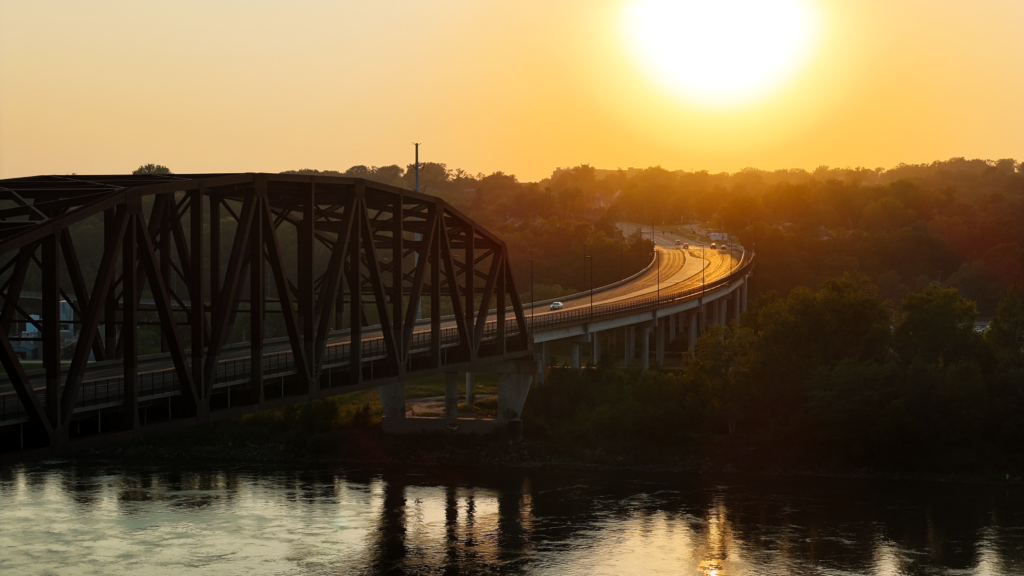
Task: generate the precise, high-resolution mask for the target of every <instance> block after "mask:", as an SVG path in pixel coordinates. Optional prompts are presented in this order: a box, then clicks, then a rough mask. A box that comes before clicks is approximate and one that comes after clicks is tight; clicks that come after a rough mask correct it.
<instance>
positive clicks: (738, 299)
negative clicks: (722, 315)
mask: <svg viewBox="0 0 1024 576" xmlns="http://www.w3.org/2000/svg"><path fill="white" fill-rule="evenodd" d="M732 294H733V298H732V310H733V317H734V318H735V319H736V324H737V325H739V323H740V314H741V313H742V312H743V309H742V306H743V305H742V300H743V288H740V289H739V290H736V291H735V292H733V293H732Z"/></svg>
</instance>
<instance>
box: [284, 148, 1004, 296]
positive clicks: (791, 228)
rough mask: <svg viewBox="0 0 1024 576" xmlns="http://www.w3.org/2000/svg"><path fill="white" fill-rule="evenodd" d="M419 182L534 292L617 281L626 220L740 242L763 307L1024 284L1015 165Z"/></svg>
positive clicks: (431, 173)
mask: <svg viewBox="0 0 1024 576" xmlns="http://www.w3.org/2000/svg"><path fill="white" fill-rule="evenodd" d="M296 172H301V173H322V174H328V175H330V174H334V175H341V174H345V175H349V176H361V177H365V178H370V179H375V180H379V181H382V182H385V183H389V184H394V185H398V186H402V187H405V188H411V187H412V185H413V184H412V182H413V178H414V176H413V170H412V166H411V165H410V166H408V167H406V168H404V169H403V168H402V167H400V166H386V167H381V168H373V167H366V166H354V167H352V168H350V169H348V170H346V171H345V172H331V171H325V172H317V171H315V170H300V171H296ZM420 183H421V184H422V185H424V186H425V192H427V193H430V194H436V195H438V196H441V197H443V198H445V199H446V200H447V201H449V202H450V203H452V204H453V205H454V206H456V207H457V208H459V209H461V210H463V211H465V212H466V213H467V214H468V215H470V216H471V217H472V218H474V219H476V220H477V221H478V222H481V223H482V224H484V225H485V226H487V227H488V228H489V229H491V230H492V231H494V232H495V233H497V234H499V235H500V236H502V237H503V238H504V239H505V240H506V241H507V242H508V244H509V247H510V250H511V251H512V258H513V262H515V264H516V278H517V279H521V278H525V274H527V273H528V272H527V271H528V266H527V263H526V261H527V260H529V259H530V253H531V251H532V253H533V255H534V258H533V260H534V262H535V270H534V274H535V280H536V282H537V283H539V284H558V285H560V286H561V287H562V288H566V289H580V288H582V287H585V284H584V280H583V278H584V276H583V274H582V269H583V264H582V261H583V255H584V252H586V251H588V250H589V251H591V252H592V253H593V254H594V255H595V258H596V259H597V261H598V262H600V263H601V264H599V266H598V270H597V272H596V274H604V273H606V274H607V275H608V276H607V278H606V277H605V276H602V277H601V280H602V282H600V283H604V281H605V280H606V279H607V280H608V281H611V280H612V279H613V277H615V276H617V275H618V274H617V272H619V270H617V269H616V266H615V264H617V263H618V261H619V260H620V258H619V254H618V252H619V250H617V249H616V246H615V242H617V241H618V234H617V232H616V231H615V229H614V223H615V222H619V221H630V222H640V223H644V224H651V225H655V226H659V227H668V228H671V227H676V226H680V225H682V224H687V223H702V224H705V225H706V226H709V227H713V228H723V229H724V230H726V231H728V232H730V233H732V234H734V235H736V236H738V237H739V238H740V241H741V242H742V243H743V244H744V245H746V246H748V247H749V248H752V249H754V250H755V251H756V252H757V256H758V262H759V264H758V272H757V281H756V282H754V283H753V284H752V290H753V295H755V296H756V295H758V294H760V293H763V292H769V291H775V292H778V293H780V294H783V295H784V294H786V293H788V292H789V291H790V290H792V289H793V288H794V287H797V286H817V285H818V284H819V283H820V282H821V281H822V280H824V279H826V278H829V277H834V276H838V275H842V273H844V272H847V271H861V272H863V273H864V274H865V275H866V276H867V277H868V278H869V279H870V280H871V281H872V282H873V283H874V284H875V285H877V286H878V289H879V294H880V295H881V296H882V297H883V298H885V299H886V300H888V301H889V303H890V305H892V306H895V305H896V304H898V303H899V302H900V301H901V300H902V299H903V297H904V296H906V295H907V294H908V293H909V292H910V291H912V290H915V291H916V290H921V289H923V288H924V287H926V286H928V285H930V284H933V283H938V284H940V285H943V286H948V287H955V288H957V290H959V292H960V293H961V294H963V295H964V296H965V297H967V298H968V299H970V300H972V301H974V302H975V303H976V305H977V306H978V309H979V311H980V312H981V313H982V314H983V315H985V316H991V315H992V314H994V312H995V308H996V305H997V304H998V302H999V301H1000V299H1001V298H1002V296H1003V294H1004V293H1005V292H1006V289H1007V287H1009V286H1010V285H1012V284H1014V283H1019V282H1022V281H1024V169H1022V168H1021V164H1018V163H1017V162H1016V161H1014V160H1011V159H1004V160H999V161H986V160H965V159H963V158H954V159H951V160H947V161H937V162H932V163H930V164H918V165H906V164H901V165H899V166H897V167H895V168H892V169H889V170H884V169H875V170H869V169H863V168H857V169H849V168H844V169H835V168H832V169H830V168H828V167H826V166H821V167H819V168H817V169H816V170H814V171H811V172H809V171H806V170H800V169H795V170H776V171H771V172H769V171H763V170H756V169H746V170H742V171H740V172H737V173H733V174H728V173H721V174H710V173H708V172H706V171H702V172H683V171H675V172H671V171H668V170H665V169H663V168H660V167H652V168H647V169H643V170H638V169H630V170H614V171H612V170H598V169H595V168H593V167H590V166H586V165H584V166H577V167H573V168H566V169H559V170H556V171H555V172H554V173H553V174H552V176H551V177H549V178H547V179H544V180H542V181H540V182H531V183H523V182H519V181H518V180H517V179H516V178H515V176H513V175H510V174H505V173H502V172H495V173H493V174H490V175H483V174H477V175H475V176H474V175H470V174H468V173H467V172H465V171H464V170H459V169H456V170H450V169H448V168H447V167H446V166H445V164H438V163H426V164H424V165H423V167H422V168H421V170H420ZM570 241H571V242H570ZM647 254H649V250H648V249H647V247H645V246H641V245H639V244H633V245H631V251H630V252H629V253H628V254H627V255H626V258H630V255H631V256H632V258H634V259H636V260H628V261H627V263H626V264H625V265H624V268H626V269H629V270H635V269H637V266H639V265H640V262H639V261H637V260H640V261H642V260H643V259H644V258H646V257H647V256H646V255H647ZM540 255H543V256H540ZM519 282H520V283H521V282H522V280H519ZM595 283H598V282H597V278H595Z"/></svg>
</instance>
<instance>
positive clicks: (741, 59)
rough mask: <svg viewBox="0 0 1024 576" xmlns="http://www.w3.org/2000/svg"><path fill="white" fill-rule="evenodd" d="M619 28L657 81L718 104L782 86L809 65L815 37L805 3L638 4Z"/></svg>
mask: <svg viewBox="0 0 1024 576" xmlns="http://www.w3.org/2000/svg"><path fill="white" fill-rule="evenodd" d="M624 22H625V24H626V31H627V35H628V37H629V43H630V45H631V47H632V48H633V50H634V52H635V53H636V56H637V58H638V59H639V60H640V62H641V63H642V64H643V65H644V66H645V67H646V68H648V70H649V72H650V73H651V74H652V75H653V76H654V77H655V79H656V80H658V81H659V82H660V83H662V84H664V85H666V86H667V87H668V88H669V89H671V90H672V91H673V92H676V93H678V94H680V95H681V96H683V97H685V98H686V99H688V100H692V101H697V102H701V103H705V104H711V105H716V106H725V105H735V104H740V103H744V102H749V101H751V100H755V99H757V98H760V97H762V96H763V95H766V94H768V93H770V92H771V91H772V90H773V89H775V88H777V87H779V86H780V85H782V84H784V83H785V81H786V80H787V79H788V78H790V77H791V76H792V75H793V74H794V73H795V72H796V71H797V70H799V68H800V67H801V65H802V64H803V63H805V62H806V61H807V60H808V59H809V57H810V55H811V52H812V50H813V40H814V36H815V32H816V22H815V18H814V14H813V12H812V10H811V9H810V7H809V6H808V5H807V0H641V1H638V2H636V3H635V4H633V5H631V6H629V7H628V8H626V18H625V20H624Z"/></svg>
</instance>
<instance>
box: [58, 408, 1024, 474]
mask: <svg viewBox="0 0 1024 576" xmlns="http://www.w3.org/2000/svg"><path fill="white" fill-rule="evenodd" d="M307 424H308V422H307ZM526 432H527V434H526V436H527V437H526V439H524V440H522V441H512V440H510V439H509V438H508V437H506V436H505V435H503V434H500V433H498V434H493V435H488V436H475V435H455V434H448V433H437V434H419V435H410V436H394V435H389V434H385V433H384V432H383V431H382V430H381V427H380V422H379V420H374V419H373V416H372V413H370V412H368V411H359V412H357V413H356V414H355V415H354V418H353V419H352V421H350V422H349V423H347V424H346V425H344V426H340V427H337V428H334V429H331V430H323V429H319V430H318V429H317V428H316V427H315V426H308V425H307V426H294V425H290V426H289V425H282V424H281V423H280V422H279V423H278V425H271V426H266V425H265V423H256V422H251V421H246V420H242V419H240V420H237V421H229V422H223V423H218V424H213V425H208V426H201V427H198V428H195V429H193V430H190V431H186V432H182V433H178V434H168V435H163V436H153V437H147V438H143V439H139V440H136V441H133V442H129V443H125V444H119V445H109V446H103V447H100V448H96V449H93V450H91V451H88V452H84V453H79V454H76V455H74V456H73V457H72V459H73V460H76V461H109V460H120V461H126V462H132V463H136V462H139V461H142V460H160V461H190V462H195V461H206V462H216V463H220V464H225V463H229V462H231V463H238V464H270V463H273V464H287V465H310V466H315V467H320V466H343V467H351V468H368V469H379V470H394V469H402V470H408V469H421V470H429V469H442V468H444V469H447V468H462V469H478V468H486V469H495V468H497V469H502V468H506V469H545V470H590V471H602V470H604V471H609V472H619V471H630V470H632V471H639V470H643V471H655V472H666V473H678V474H694V473H698V474H706V475H710V476H719V475H730V474H743V475H760V476H771V477H804V478H813V477H817V478H847V479H854V478H855V479H881V480H904V481H907V480H909V481H925V482H966V483H989V484H992V483H1001V484H1014V485H1024V474H1022V473H1021V471H1020V470H1019V469H1017V470H1012V471H1011V470H1002V469H997V468H996V467H991V466H990V467H984V466H982V465H979V459H978V458H977V457H973V456H971V455H960V457H959V460H944V461H942V462H922V461H919V462H914V463H907V465H906V466H904V467H902V468H901V467H898V466H893V465H875V466H867V465H858V464H851V463H848V462H839V461H835V460H833V461H829V460H826V459H822V458H821V457H820V456H808V455H807V454H802V453H798V452H794V451H789V452H786V451H777V450H764V449H762V448H759V447H757V446H755V445H754V444H752V443H751V442H750V439H749V438H742V437H734V438H730V437H727V436H704V437H693V438H692V439H691V442H690V443H689V444H688V445H682V446H677V447H676V448H675V449H671V450H666V449H664V448H658V449H650V448H645V447H643V446H634V445H627V444H620V445H613V446H605V447H599V448H593V447H589V448H578V449H576V448H571V449H567V448H566V447H565V446H560V445H554V444H552V443H551V442H549V441H546V440H542V439H533V440H531V439H530V438H529V427H527V429H526Z"/></svg>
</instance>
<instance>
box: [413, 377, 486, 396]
mask: <svg viewBox="0 0 1024 576" xmlns="http://www.w3.org/2000/svg"><path fill="white" fill-rule="evenodd" d="M444 378H445V375H444V374H435V375H433V376H425V377H423V378H417V379H415V380H410V381H408V382H406V383H405V397H406V398H407V399H413V398H431V397H434V396H444ZM458 383H459V394H460V395H464V394H465V393H466V377H465V376H464V375H463V373H462V372H460V373H459V378H458ZM473 391H474V392H475V393H477V394H497V393H498V375H497V374H490V373H486V372H485V373H480V374H477V375H476V378H475V379H474V381H473Z"/></svg>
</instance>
